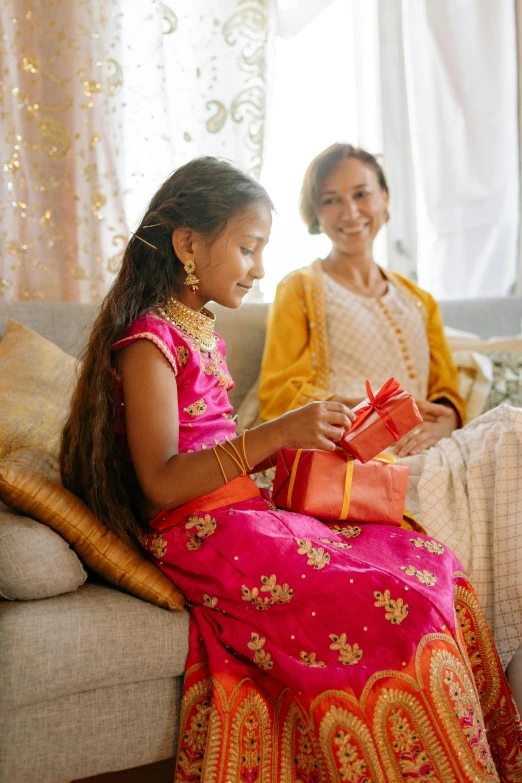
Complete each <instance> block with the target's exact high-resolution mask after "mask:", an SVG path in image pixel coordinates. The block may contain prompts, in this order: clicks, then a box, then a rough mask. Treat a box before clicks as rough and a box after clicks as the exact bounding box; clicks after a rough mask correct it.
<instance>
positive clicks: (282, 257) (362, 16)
mask: <svg viewBox="0 0 522 783" xmlns="http://www.w3.org/2000/svg"><path fill="white" fill-rule="evenodd" d="M304 22H307V23H306V24H304V26H303V23H304ZM279 32H280V35H279V36H278V37H277V39H276V55H275V68H274V81H273V85H272V89H271V101H270V107H269V119H268V135H267V140H266V146H265V160H264V164H263V169H262V173H261V182H262V183H263V184H264V185H265V187H266V188H267V189H268V192H269V193H270V195H271V196H272V199H273V201H274V203H275V207H276V210H277V213H276V215H275V216H274V223H273V228H272V236H271V239H270V243H269V245H268V247H267V249H266V251H265V254H264V258H265V269H266V277H265V279H264V280H263V281H262V282H261V290H262V292H263V295H264V298H265V299H266V300H268V301H270V300H271V299H272V298H273V295H274V291H275V288H276V285H277V283H278V282H279V280H280V279H281V278H282V277H283V276H284V275H285V274H287V273H288V272H289V271H291V270H292V269H296V268H298V267H300V266H304V265H305V264H309V263H311V262H312V261H313V260H314V258H317V257H318V256H321V255H324V254H326V253H327V252H328V248H329V242H328V240H326V239H325V237H323V236H319V237H311V236H310V235H309V234H308V233H307V231H306V228H305V226H304V224H303V223H302V221H301V219H300V217H299V213H298V203H299V192H300V188H301V183H302V179H303V176H304V173H305V170H306V167H307V166H308V164H309V163H310V161H311V160H312V158H314V157H315V156H316V155H317V154H318V153H319V152H321V151H322V150H323V149H325V148H326V147H328V146H329V145H330V144H333V143H334V142H335V141H349V142H350V143H352V144H355V145H361V146H363V147H366V148H367V149H369V150H370V151H371V152H374V153H381V152H382V131H381V112H380V75H379V52H378V46H379V39H378V17H377V2H376V0H364V2H362V0H330V2H326V1H325V0H305V1H304V2H300V0H280V27H279ZM377 254H378V257H379V260H380V261H381V262H382V263H384V264H386V243H385V237H384V234H383V236H382V237H381V240H380V243H379V247H378V249H377Z"/></svg>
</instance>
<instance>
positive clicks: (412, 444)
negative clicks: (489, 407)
mask: <svg viewBox="0 0 522 783" xmlns="http://www.w3.org/2000/svg"><path fill="white" fill-rule="evenodd" d="M417 407H418V409H419V412H420V414H421V416H422V418H423V422H422V424H419V425H418V426H417V427H415V429H413V430H411V432H408V433H407V435H404V437H403V438H401V439H400V440H399V441H398V442H397V444H396V446H395V454H396V455H397V456H398V457H409V456H411V455H413V454H420V452H421V451H424V450H425V449H429V448H430V447H431V446H434V445H435V444H436V443H438V442H439V440H442V438H449V436H450V435H451V433H452V432H453V430H456V429H457V427H458V417H457V413H456V411H455V410H454V408H450V406H449V405H440V404H439V405H437V404H436V403H434V402H417Z"/></svg>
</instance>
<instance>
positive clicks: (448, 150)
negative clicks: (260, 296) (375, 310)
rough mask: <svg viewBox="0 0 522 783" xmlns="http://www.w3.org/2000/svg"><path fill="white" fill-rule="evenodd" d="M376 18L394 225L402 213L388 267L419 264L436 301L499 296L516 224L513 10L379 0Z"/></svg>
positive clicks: (500, 5)
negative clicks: (438, 298) (378, 17)
mask: <svg viewBox="0 0 522 783" xmlns="http://www.w3.org/2000/svg"><path fill="white" fill-rule="evenodd" d="M379 11H380V14H381V25H380V37H381V69H382V73H383V82H382V86H383V96H384V98H383V107H385V116H386V122H385V124H384V128H385V131H384V149H385V154H386V158H387V160H388V162H389V165H390V166H391V162H392V161H393V169H391V168H390V180H391V187H392V210H391V211H392V218H394V209H395V207H397V211H398V213H399V214H398V217H399V220H398V221H397V222H395V223H394V220H393V219H392V221H391V223H390V228H389V233H390V256H391V257H390V261H391V265H392V266H394V267H397V268H399V270H401V267H402V270H404V271H407V270H408V268H409V269H410V271H413V269H414V268H415V266H416V271H417V276H418V281H419V283H420V285H421V286H422V287H423V288H426V289H428V290H429V291H430V292H431V293H432V294H434V295H435V296H436V297H448V296H450V297H451V296H455V297H466V296H469V297H472V296H502V295H507V294H509V293H510V291H511V290H512V288H513V285H514V283H515V281H516V277H517V238H518V224H519V163H518V160H519V155H518V132H517V84H516V72H517V59H516V40H515V8H514V4H513V2H512V0H494V1H493V0H473V2H470V0H436V2H433V0H380V7H379ZM393 205H395V207H394V206H393ZM405 206H406V210H405V209H404V207H405ZM408 211H409V213H410V214H409V220H410V224H408ZM401 254H402V255H401Z"/></svg>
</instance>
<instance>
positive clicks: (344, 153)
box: [299, 142, 389, 234]
mask: <svg viewBox="0 0 522 783" xmlns="http://www.w3.org/2000/svg"><path fill="white" fill-rule="evenodd" d="M345 158H357V160H360V161H361V163H364V165H365V166H368V168H370V169H372V171H374V172H375V174H376V176H377V181H378V183H379V185H380V187H381V189H382V190H384V191H385V192H386V193H387V194H388V193H389V191H388V183H387V182H386V177H385V176H384V171H383V170H382V166H381V165H380V163H379V162H378V160H377V158H376V157H375V156H374V155H372V154H371V153H370V152H366V150H362V149H360V147H353V146H352V145H351V144H344V143H342V142H337V143H336V144H332V146H331V147H328V149H325V150H323V152H321V153H320V154H319V155H318V156H317V157H316V158H314V159H313V161H312V162H311V163H310V165H309V166H308V168H307V170H306V174H305V176H304V180H303V186H302V188H301V198H300V201H299V211H300V213H301V217H302V218H303V220H304V222H305V223H306V226H307V228H308V233H309V234H320V233H321V229H320V227H319V220H318V217H317V199H318V196H319V189H320V187H321V185H322V184H323V182H324V180H325V179H326V177H327V176H328V174H330V172H331V171H333V170H334V169H335V167H336V166H337V164H338V163H339V162H340V161H341V160H344V159H345Z"/></svg>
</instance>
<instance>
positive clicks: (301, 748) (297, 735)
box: [280, 703, 326, 783]
mask: <svg viewBox="0 0 522 783" xmlns="http://www.w3.org/2000/svg"><path fill="white" fill-rule="evenodd" d="M321 762H322V759H321V756H320V751H319V748H318V747H317V740H316V738H315V735H314V729H313V726H312V725H311V723H310V721H309V720H308V718H307V716H306V715H305V714H304V712H301V711H300V710H299V709H298V708H297V706H296V705H295V703H294V704H292V705H291V707H290V709H289V710H288V715H287V716H286V719H285V722H284V725H283V730H282V732H281V777H280V780H281V781H284V783H301V781H309V782H310V783H326V781H325V777H324V771H323V769H322V767H323V765H322V763H321Z"/></svg>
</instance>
